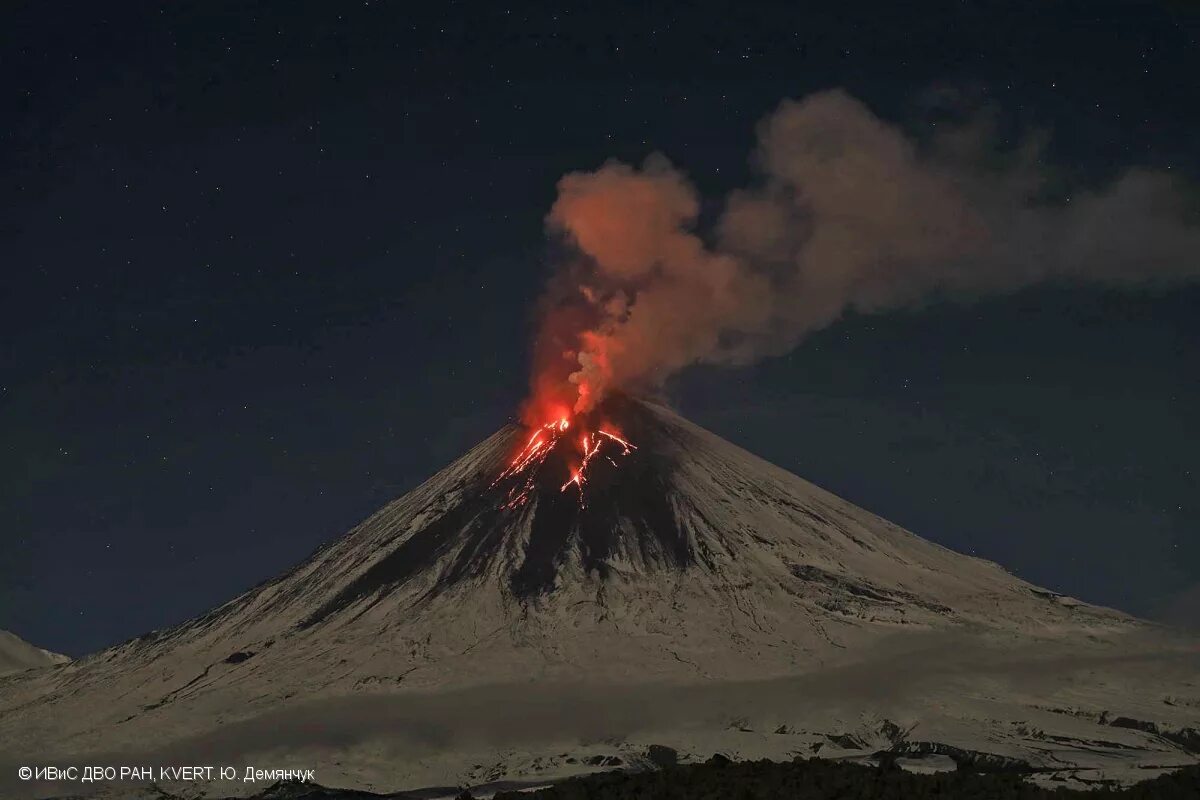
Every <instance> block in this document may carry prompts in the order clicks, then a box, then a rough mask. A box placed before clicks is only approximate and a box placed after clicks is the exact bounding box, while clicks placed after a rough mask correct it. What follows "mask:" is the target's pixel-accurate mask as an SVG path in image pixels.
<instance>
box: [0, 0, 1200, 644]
mask: <svg viewBox="0 0 1200 800" xmlns="http://www.w3.org/2000/svg"><path fill="white" fill-rule="evenodd" d="M569 6H570V4H568V7H559V6H554V5H550V4H545V5H543V4H536V5H534V4H529V5H520V4H516V3H514V4H511V5H507V6H506V5H505V4H504V3H479V4H473V3H450V4H445V5H440V4H422V5H420V6H416V5H413V4H408V3H399V2H392V3H385V2H365V3H361V2H360V3H314V2H305V1H304V0H291V1H290V2H286V3H283V2H274V3H272V2H261V3H254V2H238V3H232V2H221V1H220V0H208V1H207V2H173V3H169V4H168V3H163V4H159V5H154V4H143V3H92V4H68V3H62V2H53V0H50V1H48V2H37V3H34V2H17V3H10V4H6V6H5V11H4V12H3V16H2V17H0V65H2V67H3V68H2V69H0V88H2V91H0V96H2V97H3V105H2V106H0V114H2V118H3V124H2V125H0V174H2V175H3V180H2V181H0V204H2V205H0V207H2V209H3V213H2V214H0V269H2V273H0V274H2V275H3V290H2V291H0V446H2V447H3V460H2V474H0V627H2V628H5V629H9V630H12V631H14V632H16V633H18V634H19V635H21V636H23V637H25V638H27V639H30V640H31V641H34V642H36V643H37V644H39V645H41V646H44V647H49V648H52V649H55V650H59V651H62V652H66V653H68V654H71V655H80V654H83V653H87V652H91V651H94V650H96V649H99V648H102V647H105V646H108V645H111V644H114V643H117V642H119V641H121V640H123V639H126V638H129V637H132V636H135V635H138V634H141V633H143V632H145V631H147V630H150V629H153V628H160V627H163V626H167V625H171V624H174V623H178V622H180V621H183V620H184V619H187V618H188V617H190V616H192V615H195V614H198V613H202V612H204V611H206V610H207V609H209V608H210V607H212V606H214V605H216V604H219V603H221V602H223V601H225V600H227V599H229V598H231V597H232V596H234V595H235V594H236V593H238V592H240V591H242V590H244V589H246V588H248V587H250V586H252V585H254V584H255V583H258V582H260V581H262V580H264V579H267V578H269V577H272V576H274V575H275V574H278V573H279V572H281V571H283V570H285V569H286V568H288V567H289V566H291V565H293V564H295V563H296V562H297V561H299V560H301V559H302V558H304V557H305V556H306V555H308V554H309V553H310V552H311V551H312V550H314V549H315V548H316V547H318V546H320V545H321V544H323V543H324V542H326V541H328V540H329V539H331V538H332V537H335V536H337V535H339V534H340V533H342V532H344V531H345V530H346V529H348V528H349V527H350V526H352V525H353V524H355V523H356V522H358V521H360V520H361V519H362V518H363V517H365V516H366V515H367V514H369V513H370V512H371V511H372V510H374V509H375V508H377V507H379V506H380V505H382V504H383V503H384V502H386V501H388V500H390V499H392V498H394V497H396V496H398V495H400V494H402V493H403V492H404V491H406V490H407V489H409V488H411V487H413V486H415V485H416V484H417V483H418V482H420V481H421V480H422V479H424V478H425V477H427V476H429V475H430V474H432V473H433V472H434V471H436V470H437V469H438V468H440V467H441V466H443V465H445V464H446V463H448V462H449V461H450V460H452V459H453V458H455V457H456V456H457V455H459V454H460V453H461V452H463V451H464V450H465V449H467V448H468V447H470V446H471V445H473V444H474V443H476V442H477V441H478V440H479V439H481V438H482V437H484V436H486V435H488V434H490V433H491V432H492V431H494V430H495V429H496V428H497V427H499V426H500V425H502V424H504V423H505V422H506V421H509V420H510V419H512V418H513V416H514V415H515V413H516V410H517V406H518V403H519V402H520V400H521V399H522V396H523V394H524V392H525V388H526V382H527V375H528V361H529V349H530V339H531V331H532V330H533V312H534V305H535V302H536V299H537V297H538V295H539V293H540V291H541V287H542V286H543V285H544V282H545V280H546V277H547V274H548V271H549V270H550V265H549V261H550V260H551V256H550V252H549V248H548V246H547V241H546V236H545V230H544V218H545V215H546V213H547V211H548V209H549V208H550V206H551V204H552V203H553V201H554V193H555V183H556V181H557V180H558V179H559V178H560V177H561V176H562V175H563V174H564V173H566V172H569V171H572V170H579V169H594V168H596V167H597V166H599V165H600V164H601V163H603V162H604V160H605V159H607V158H609V157H618V158H622V159H625V160H627V161H630V162H639V161H641V160H642V159H643V158H645V156H647V155H648V154H650V153H651V152H655V151H660V152H662V153H664V154H666V155H667V156H668V157H669V158H670V159H671V160H672V161H673V162H674V163H675V165H676V166H677V167H678V168H680V169H681V170H684V171H685V172H686V173H687V174H688V176H689V178H690V179H691V180H692V181H693V182H694V183H695V184H696V186H697V187H698V188H699V190H700V191H701V192H702V193H703V196H704V197H706V198H714V200H713V202H714V203H716V202H717V201H718V200H719V198H720V197H721V196H722V195H723V194H724V193H725V192H727V191H728V190H729V189H730V188H731V187H733V186H738V185H742V184H744V183H745V182H746V181H747V180H748V179H749V174H750V166H749V164H748V161H747V153H749V152H750V150H751V149H752V146H753V141H754V132H755V123H756V121H758V120H759V119H761V118H763V117H764V116H765V115H766V114H768V113H770V112H771V111H772V110H773V109H774V108H776V107H777V106H778V104H779V102H780V101H781V100H782V99H783V98H787V97H803V96H805V95H807V94H810V93H812V92H814V91H819V90H822V89H829V88H834V87H842V88H844V89H846V90H847V91H849V92H850V93H852V94H853V95H854V96H855V97H858V98H859V99H861V100H862V101H863V102H865V103H867V104H868V105H869V106H870V108H871V109H872V110H873V111H874V112H875V113H876V114H878V115H879V116H880V117H882V118H884V119H886V120H889V121H890V122H893V123H895V124H897V125H900V126H902V127H904V128H905V129H917V128H919V127H920V126H921V125H922V124H923V109H924V108H925V105H926V103H927V98H928V97H929V96H930V93H931V92H938V91H945V90H946V89H947V88H950V89H952V90H954V91H956V92H961V93H965V94H968V95H970V96H971V97H974V98H976V99H977V101H978V102H981V103H984V104H986V105H987V107H988V108H990V109H992V110H994V111H995V113H996V114H997V115H998V119H999V120H1000V121H1001V127H1000V130H1001V131H1010V132H1011V135H1012V136H1014V137H1016V136H1018V135H1019V134H1020V132H1022V131H1029V130H1036V131H1040V132H1044V133H1045V134H1046V136H1047V137H1048V145H1047V149H1046V158H1048V159H1053V161H1054V163H1055V164H1056V165H1057V168H1059V169H1061V170H1062V173H1063V174H1064V175H1067V176H1069V178H1070V180H1072V181H1075V182H1077V183H1078V184H1080V185H1087V184H1088V183H1089V182H1095V181H1103V180H1106V179H1108V178H1110V177H1111V176H1112V175H1114V174H1115V173H1117V172H1118V171H1120V170H1122V169H1125V168H1128V167H1130V166H1145V167H1149V168H1153V169H1157V170H1170V171H1172V172H1173V173H1174V174H1176V175H1178V176H1179V178H1180V180H1182V181H1184V182H1185V183H1190V186H1191V187H1193V189H1192V190H1191V191H1192V194H1191V197H1192V198H1193V199H1194V200H1196V204H1195V208H1197V209H1200V199H1198V198H1200V195H1198V194H1197V193H1196V192H1195V191H1194V186H1195V185H1196V182H1200V147H1198V146H1197V144H1196V137H1195V131H1196V130H1197V127H1198V123H1200V104H1197V102H1196V99H1197V97H1198V96H1200V95H1198V88H1200V86H1198V83H1197V81H1198V79H1197V76H1200V16H1198V15H1197V12H1196V11H1195V10H1193V9H1194V6H1191V5H1189V4H1187V3H1183V2H1178V3H1173V2H1138V3H1132V2H1118V1H1117V0H1114V1H1113V2H1106V3H1076V2H1059V3H1047V2H1044V0H1038V1H1037V2H1025V1H1024V0H1015V1H1012V0H1010V1H1008V2H987V1H984V0H981V1H980V2H969V3H966V2H956V3H937V2H933V3H924V4H921V6H920V8H921V10H920V11H919V12H915V11H913V10H912V8H911V7H909V6H908V5H906V4H898V3H883V2H880V3H854V2H845V3H835V4H825V5H823V6H817V5H814V4H801V3H787V4H773V3H755V4H745V3H732V2H731V3H710V2H702V3H693V4H687V5H686V6H684V5H683V4H678V5H676V4H666V3H654V4H629V5H626V4H619V3H611V4H593V6H592V7H589V8H588V9H573V8H570V7H569ZM715 211H716V209H708V208H706V209H705V211H704V213H714V212H715ZM1195 257H1196V258H1197V259H1200V253H1197V254H1195ZM1198 312H1200V286H1196V285H1190V286H1189V285H1182V286H1175V287H1171V288H1163V287H1157V288H1155V287H1150V288H1140V289H1124V290H1116V289H1112V288H1096V287H1082V286H1070V285H1052V286H1042V287H1037V288H1031V289H1025V290H1023V291H1020V292H1015V293H1011V294H1006V295H1002V296H993V297H990V298H986V299H982V300H978V301H975V302H970V303H949V302H934V303H930V304H928V305H925V306H923V307H921V308H917V309H909V310H904V311H896V312H890V313H886V314H875V315H864V314H851V315H849V316H847V317H845V318H844V319H842V320H840V321H839V322H837V323H836V324H834V325H833V326H831V327H829V328H826V329H824V330H822V331H820V332H818V333H816V334H814V335H813V336H811V337H809V338H808V339H807V340H806V341H804V342H803V343H802V344H801V345H800V346H799V347H798V348H796V349H795V350H794V351H793V352H791V353H789V354H787V355H784V356H781V357H777V358H771V359H768V360H765V361H762V362H760V363H758V364H756V365H754V366H752V367H747V368H739V369H730V368H695V369H692V370H689V371H687V372H685V373H684V374H682V375H680V376H678V377H677V378H676V379H675V380H673V381H672V382H671V384H670V385H669V386H668V387H667V390H666V391H667V394H668V396H669V397H670V399H671V401H672V402H673V403H674V404H675V405H676V406H677V407H678V408H679V409H680V410H681V411H682V412H683V413H685V414H686V415H688V416H690V417H691V418H692V419H693V420H695V421H696V422H698V423H700V424H702V425H704V426H706V427H709V428H710V429H712V430H714V431H715V432H717V433H719V434H721V435H723V436H725V437H726V438H729V439H730V440H732V441H734V442H736V443H738V444H740V445H742V446H744V447H746V448H748V449H750V450H752V451H754V452H756V453H758V454H760V455H762V456H764V457H766V458H768V459H769V460H772V461H774V462H776V463H778V464H780V465H781V466H783V467H786V468H788V469H790V470H792V471H794V472H796V473H798V474H800V475H801V476H803V477H806V478H808V479H810V480H812V481H814V482H816V483H818V484H820V485H822V486H824V487H826V488H829V489H831V490H833V491H835V492H837V493H839V494H841V495H843V496H844V497H846V498H848V499H850V500H851V501H853V502H855V503H857V504H859V505H862V506H864V507H866V508H868V509H871V510H872V511H875V512H876V513H879V514H881V515H883V516H885V517H887V518H890V519H892V520H894V521H895V522H897V523H899V524H902V525H904V526H905V527H908V528H910V529H911V530H914V531H915V532H917V533H919V534H921V535H923V536H925V537H926V538H929V539H932V540H934V541H937V542H940V543H942V544H945V545H947V546H949V547H952V548H955V549H957V550H960V551H963V552H967V553H971V554H975V555H979V556H982V557H986V558H989V559H992V560H995V561H997V562H999V563H1001V564H1003V565H1004V566H1006V567H1007V568H1009V569H1010V570H1012V571H1014V572H1015V573H1017V574H1018V575H1020V576H1022V577H1024V578H1026V579H1028V580H1031V581H1034V582H1036V583H1040V584H1042V585H1045V586H1047V587H1050V588H1052V589H1055V590H1057V591H1061V592H1065V593H1068V594H1072V595H1076V596H1079V597H1082V598H1084V599H1086V600H1089V601H1094V602H1099V603H1104V604H1108V605H1114V606H1117V607H1119V608H1122V609H1125V610H1128V611H1131V612H1134V613H1138V614H1142V615H1146V616H1151V617H1155V618H1159V619H1173V620H1176V621H1178V620H1186V619H1187V616H1188V614H1189V613H1190V614H1193V615H1196V616H1200V503H1197V501H1196V498H1197V497H1200V475H1198V472H1197V466H1196V462H1195V454H1196V449H1197V444H1198V443H1200V419H1198V416H1197V409H1198V408H1200V379H1198V373H1197V369H1196V352H1197V345H1198V344H1200V313H1198Z"/></svg>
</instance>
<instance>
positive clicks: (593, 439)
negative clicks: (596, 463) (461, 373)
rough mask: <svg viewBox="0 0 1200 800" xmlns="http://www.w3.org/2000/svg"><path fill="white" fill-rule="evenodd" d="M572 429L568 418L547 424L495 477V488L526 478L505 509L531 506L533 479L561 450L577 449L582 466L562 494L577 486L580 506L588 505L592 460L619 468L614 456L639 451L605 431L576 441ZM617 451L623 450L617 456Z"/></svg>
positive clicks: (564, 486)
mask: <svg viewBox="0 0 1200 800" xmlns="http://www.w3.org/2000/svg"><path fill="white" fill-rule="evenodd" d="M570 428H571V422H570V420H568V419H567V418H566V417H563V418H561V419H558V420H555V421H554V422H547V423H546V424H545V425H543V426H542V427H540V428H538V429H537V430H535V431H534V432H533V434H532V435H531V436H530V437H529V441H527V442H526V443H525V446H524V447H523V448H521V451H520V452H519V453H517V455H516V456H514V457H513V460H512V461H511V462H510V463H509V465H508V466H507V467H506V468H505V469H504V471H503V472H501V473H500V474H499V475H498V476H496V480H494V481H492V486H493V487H494V486H496V484H498V483H500V482H501V481H502V480H505V479H506V478H513V477H518V476H521V477H523V480H521V481H520V482H518V483H516V484H515V485H514V486H513V488H512V489H510V490H509V492H508V500H507V501H506V502H505V504H504V508H519V507H520V506H522V505H524V504H525V503H526V502H528V500H529V496H530V494H531V493H532V492H533V489H534V478H535V476H536V474H537V470H538V468H539V467H540V466H541V465H542V464H543V463H544V462H545V460H546V458H547V457H548V456H549V455H550V454H551V453H552V452H554V450H555V449H556V448H558V447H560V446H561V447H571V446H572V445H578V451H577V452H578V454H579V457H580V460H579V464H578V466H576V467H574V468H573V469H571V471H570V475H569V476H568V478H567V480H566V482H565V483H563V485H562V487H561V488H560V491H562V492H565V491H567V489H569V488H570V487H571V486H575V487H576V489H578V491H579V504H580V506H584V505H586V503H585V500H584V485H585V484H586V483H587V480H588V467H589V465H590V464H591V463H592V460H593V459H594V458H596V457H597V456H603V457H604V458H605V459H606V460H607V461H608V462H609V463H610V464H612V465H613V466H614V467H616V466H619V465H618V464H617V461H616V459H615V458H613V456H614V455H616V456H627V455H629V454H630V453H631V452H632V451H634V450H636V449H637V447H635V446H634V445H632V444H630V443H629V442H628V441H626V440H625V439H623V438H622V437H620V436H618V435H617V434H615V433H612V432H611V431H606V430H603V429H597V430H595V431H587V432H584V433H583V434H582V435H581V436H580V437H579V439H574V438H573V437H572V436H571V435H569V433H568V431H569V430H570ZM617 447H619V448H620V450H619V451H616V452H614V451H615V449H616V448H617Z"/></svg>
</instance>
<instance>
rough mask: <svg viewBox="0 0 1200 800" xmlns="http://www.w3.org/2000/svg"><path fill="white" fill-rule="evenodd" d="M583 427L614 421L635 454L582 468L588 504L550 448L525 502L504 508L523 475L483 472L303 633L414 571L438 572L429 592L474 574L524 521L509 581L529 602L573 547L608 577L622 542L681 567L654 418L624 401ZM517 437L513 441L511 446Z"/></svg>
mask: <svg viewBox="0 0 1200 800" xmlns="http://www.w3.org/2000/svg"><path fill="white" fill-rule="evenodd" d="M583 422H584V423H585V424H586V426H587V427H588V428H601V427H606V426H608V425H610V424H615V425H616V427H617V428H619V429H620V430H621V431H622V433H623V434H625V435H626V436H627V437H628V438H629V440H630V441H631V442H633V444H634V445H635V446H636V448H637V449H635V450H632V451H631V452H630V453H629V454H627V455H622V454H620V452H621V451H620V448H619V446H617V445H615V444H608V445H606V446H605V450H602V451H601V455H602V456H603V455H611V456H612V457H613V459H614V460H615V461H616V462H617V466H613V465H612V463H610V462H609V461H608V459H606V458H603V457H597V458H596V460H594V461H593V462H592V464H591V466H590V467H589V469H588V482H587V487H586V493H585V495H584V498H585V500H584V501H581V497H580V493H579V492H578V491H577V490H576V489H575V487H568V488H567V490H566V491H563V490H562V486H563V483H564V482H565V481H566V480H567V478H568V476H569V475H570V474H571V469H572V467H573V466H574V465H573V463H572V462H571V459H573V458H574V454H573V453H570V452H566V451H560V450H555V452H554V453H552V454H551V456H550V457H549V458H547V459H546V461H545V462H543V463H542V465H541V466H540V468H539V470H538V473H537V475H536V478H535V485H534V488H533V492H532V496H531V498H530V500H529V502H528V503H527V504H525V505H524V506H521V507H518V508H506V507H505V505H506V503H507V501H508V498H509V496H510V492H511V491H512V490H513V489H514V488H516V487H519V486H520V485H521V484H522V483H523V481H524V480H525V477H524V476H517V477H514V478H509V479H506V480H504V481H501V482H500V483H498V484H496V485H492V483H491V481H492V480H494V478H493V476H489V475H480V476H478V477H477V478H475V482H474V483H473V484H472V485H469V486H467V487H465V491H464V492H463V493H462V494H463V496H464V497H465V498H467V499H465V500H464V501H462V502H460V503H459V504H457V505H455V506H452V507H450V508H448V509H446V510H444V512H443V513H442V514H441V515H440V516H438V517H437V518H436V519H434V520H433V521H432V522H430V523H428V524H427V525H426V526H425V527H424V528H422V529H420V530H418V531H416V532H415V533H413V534H412V535H411V536H409V537H408V538H406V539H405V540H404V541H403V542H401V543H399V544H398V545H396V547H395V549H394V550H392V552H390V553H388V554H387V555H386V556H384V557H383V558H381V559H380V560H379V561H378V562H376V563H375V564H374V565H372V566H371V567H370V568H369V569H367V570H366V571H365V572H364V573H363V574H362V575H360V576H359V577H358V578H356V579H355V580H353V581H352V582H350V583H349V584H348V585H346V586H345V587H344V588H343V589H342V590H341V591H339V592H338V593H337V594H336V595H335V596H334V597H332V598H331V599H330V600H328V601H327V602H326V603H325V604H324V605H323V606H321V608H320V609H319V610H317V611H316V612H315V613H313V614H312V615H311V616H309V617H308V618H307V619H306V620H304V622H303V623H302V624H301V627H310V626H312V625H315V624H316V623H318V622H321V621H322V620H324V619H326V618H327V617H329V616H330V615H331V614H334V613H337V612H338V611H341V610H342V609H345V608H347V607H349V606H351V605H353V604H354V603H355V602H357V601H358V600H360V599H363V598H366V597H369V596H371V595H374V594H376V593H379V592H382V591H384V590H386V589H388V588H389V587H394V586H400V585H403V584H404V583H405V582H407V581H409V580H411V579H412V578H413V577H414V576H415V575H417V574H419V573H422V572H424V571H426V570H429V569H435V568H438V565H439V562H441V561H442V560H443V559H445V558H446V557H447V555H448V554H451V553H452V554H453V556H452V557H451V558H450V560H449V561H448V562H447V563H446V564H445V565H444V566H442V567H441V568H440V569H441V573H440V574H439V575H438V576H437V580H436V582H435V585H434V587H433V590H432V591H433V592H434V593H436V592H440V591H443V590H445V589H447V588H449V587H451V586H453V585H455V584H458V583H460V582H461V581H463V580H467V579H470V578H472V577H476V576H478V575H479V574H480V573H481V572H482V571H483V570H484V569H485V568H486V567H487V565H488V564H489V563H491V562H492V561H493V560H494V559H495V558H497V557H498V556H499V555H500V554H501V553H502V551H503V546H504V542H505V540H506V539H507V538H508V537H509V536H510V535H511V534H512V533H513V532H515V531H516V530H518V529H519V528H520V527H521V526H523V525H525V524H528V525H529V531H530V534H529V542H528V544H527V545H526V548H525V552H524V554H523V558H521V560H520V564H519V566H518V567H517V569H516V570H515V571H514V572H513V574H512V575H511V576H510V579H509V585H510V588H511V589H512V591H513V593H514V594H516V595H517V596H518V597H522V598H532V597H535V596H537V595H540V594H545V593H547V592H550V591H551V590H552V589H553V588H554V584H555V580H556V578H557V576H558V571H559V568H560V567H561V565H562V563H563V560H564V559H565V558H566V557H567V555H568V553H569V552H570V551H571V549H572V548H573V547H574V546H575V545H576V543H578V546H579V549H580V551H581V556H582V560H583V567H584V569H585V570H587V571H589V572H592V573H595V574H597V575H599V576H600V577H601V578H606V577H607V576H608V574H609V566H608V562H609V560H610V559H611V558H612V555H613V553H614V552H615V550H616V548H617V547H618V545H619V543H620V540H621V538H622V537H623V536H627V537H634V540H635V544H636V546H637V547H638V548H639V549H640V551H641V553H642V556H643V558H644V559H645V560H646V561H647V563H651V564H657V565H659V566H661V567H663V568H668V569H683V568H686V567H687V566H689V565H691V564H692V563H694V561H695V555H694V553H693V548H692V544H691V542H692V541H693V537H692V535H691V532H690V531H689V530H688V529H687V528H686V527H685V526H684V525H683V523H682V522H681V521H680V517H679V514H678V510H677V509H676V508H675V506H674V505H673V500H672V492H671V476H672V474H673V472H674V469H675V464H676V460H675V459H676V455H675V453H676V447H675V445H674V440H673V439H672V438H671V435H670V432H669V431H667V430H664V428H663V425H662V423H661V422H660V421H659V420H658V419H657V418H656V416H655V415H654V414H653V412H651V411H649V410H648V409H646V408H645V407H644V406H643V405H641V404H640V403H637V402H635V401H631V400H628V399H626V398H613V399H611V400H609V401H608V402H606V403H605V404H604V405H603V406H602V407H601V408H600V409H599V410H597V411H596V412H594V413H593V414H592V415H591V416H590V418H588V419H585V420H583ZM522 438H523V437H522V436H520V435H518V436H514V437H513V441H514V443H515V442H517V441H519V440H521V439H522Z"/></svg>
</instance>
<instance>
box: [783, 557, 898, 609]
mask: <svg viewBox="0 0 1200 800" xmlns="http://www.w3.org/2000/svg"><path fill="white" fill-rule="evenodd" d="M791 572H792V574H793V575H795V576H796V577H797V578H799V579H800V580H803V581H809V582H811V583H819V584H822V585H824V586H827V587H829V588H830V589H835V590H838V591H842V592H846V593H847V594H851V595H854V596H855V597H860V598H862V599H864V600H874V601H875V602H877V603H892V604H894V603H896V602H897V600H896V598H894V597H889V596H887V595H885V594H883V593H882V590H876V589H874V588H869V587H867V586H866V585H864V584H862V583H859V582H857V581H854V580H851V579H850V578H847V577H844V576H842V575H835V574H834V573H832V572H826V571H825V570H823V569H821V568H820V567H814V566H812V565H811V564H793V565H792V566H791Z"/></svg>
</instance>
